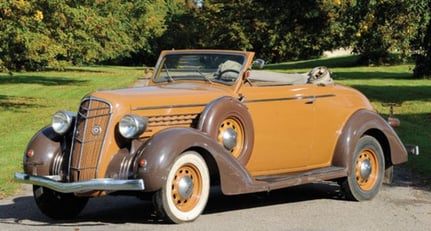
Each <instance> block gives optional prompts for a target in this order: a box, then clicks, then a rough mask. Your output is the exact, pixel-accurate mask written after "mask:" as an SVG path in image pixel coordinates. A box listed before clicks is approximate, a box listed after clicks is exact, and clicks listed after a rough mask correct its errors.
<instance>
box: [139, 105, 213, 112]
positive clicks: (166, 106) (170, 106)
mask: <svg viewBox="0 0 431 231" xmlns="http://www.w3.org/2000/svg"><path fill="white" fill-rule="evenodd" d="M206 105H207V104H206V103H203V104H180V105H163V106H150V107H135V108H132V111H140V110H152V109H164V108H166V109H171V108H185V107H205V106H206Z"/></svg>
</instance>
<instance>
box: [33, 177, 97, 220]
mask: <svg viewBox="0 0 431 231" xmlns="http://www.w3.org/2000/svg"><path fill="white" fill-rule="evenodd" d="M33 197H34V200H35V201H36V204H37V206H38V207H39V209H40V211H41V212H42V213H43V214H45V215H46V216H48V217H50V218H53V219H61V220H63V219H72V218H74V217H76V216H78V214H79V213H80V212H81V211H82V210H83V209H84V207H85V205H86V204H87V202H88V197H77V196H75V195H74V194H73V193H60V192H57V191H54V190H51V189H49V188H45V187H42V186H38V185H33Z"/></svg>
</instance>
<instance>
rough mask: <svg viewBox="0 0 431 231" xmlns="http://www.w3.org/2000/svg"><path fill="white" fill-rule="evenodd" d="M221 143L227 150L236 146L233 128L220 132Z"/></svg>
mask: <svg viewBox="0 0 431 231" xmlns="http://www.w3.org/2000/svg"><path fill="white" fill-rule="evenodd" d="M222 139H223V145H224V147H225V148H227V149H228V150H231V149H232V148H234V147H235V146H236V140H237V134H236V132H235V130H234V129H233V128H228V129H226V130H225V131H224V132H223V134H222Z"/></svg>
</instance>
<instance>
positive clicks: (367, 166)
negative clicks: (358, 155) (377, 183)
mask: <svg viewBox="0 0 431 231" xmlns="http://www.w3.org/2000/svg"><path fill="white" fill-rule="evenodd" d="M360 174H361V177H362V178H363V179H368V177H369V176H370V174H371V162H370V160H364V161H362V162H361V165H360Z"/></svg>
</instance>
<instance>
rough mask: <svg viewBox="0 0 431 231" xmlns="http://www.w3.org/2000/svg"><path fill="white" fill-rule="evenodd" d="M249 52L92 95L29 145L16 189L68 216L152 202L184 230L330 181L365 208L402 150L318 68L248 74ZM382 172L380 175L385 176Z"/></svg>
mask: <svg viewBox="0 0 431 231" xmlns="http://www.w3.org/2000/svg"><path fill="white" fill-rule="evenodd" d="M262 65H263V62H262V60H259V59H257V60H254V53H253V52H248V51H230V50H170V51H163V52H162V53H161V55H160V57H159V60H158V62H157V65H156V66H155V68H154V73H153V75H152V78H151V80H150V81H149V83H148V86H144V87H134V88H127V89H116V90H99V91H96V92H93V93H91V94H88V95H87V96H85V97H84V98H83V99H82V101H81V105H80V107H79V109H78V112H69V111H64V110H62V111H58V112H57V113H55V114H54V116H53V118H52V124H51V125H49V126H47V127H45V128H42V129H41V130H40V131H39V132H37V133H36V134H35V136H34V137H33V138H32V139H31V141H30V142H29V144H28V146H27V148H26V150H25V154H24V160H23V162H24V163H23V167H24V173H16V174H15V179H16V180H17V181H19V182H24V183H29V184H33V193H34V199H35V201H36V204H37V206H38V207H39V209H40V210H41V211H42V212H43V213H44V214H46V215H47V216H49V217H51V218H55V219H66V218H73V217H75V216H77V215H78V214H79V213H80V211H81V210H82V209H83V208H84V206H85V205H86V203H87V201H88V199H89V198H91V197H98V196H104V195H109V194H126V195H140V196H143V197H144V196H151V197H145V198H152V200H153V202H154V207H155V210H156V211H157V212H158V214H159V215H160V216H161V217H163V218H164V219H166V220H167V221H170V222H174V223H181V222H187V221H192V220H195V219H196V218H197V217H198V216H199V215H200V214H201V213H202V212H203V210H204V208H205V206H206V203H207V200H208V198H209V193H210V187H211V186H212V185H218V186H219V187H220V189H221V191H222V192H223V193H224V194H226V195H234V194H242V193H251V192H261V191H271V190H274V189H280V188H284V187H289V186H294V185H300V184H306V183H311V182H320V181H327V180H332V181H335V182H338V183H339V184H340V188H341V189H342V191H343V192H344V194H345V196H346V198H347V199H351V200H357V201H363V200H369V199H372V198H373V197H374V196H375V195H376V194H377V192H378V191H379V188H380V187H381V185H382V182H383V181H384V179H385V176H388V178H389V180H390V176H391V174H390V173H391V171H392V169H393V168H392V166H393V165H396V164H400V163H403V162H405V161H407V151H406V150H407V149H406V147H405V146H404V145H403V144H402V142H401V141H400V139H399V138H398V136H397V134H396V133H395V131H394V129H393V128H392V127H391V126H390V123H389V122H388V121H386V120H385V119H383V118H382V117H381V116H380V115H379V114H378V113H376V111H375V110H374V109H373V107H372V105H371V104H370V102H369V101H368V100H367V98H366V97H365V96H364V95H362V94H361V93H360V92H358V91H356V90H354V89H352V88H349V87H346V86H342V85H339V84H336V83H334V81H333V79H332V78H331V73H330V72H329V70H328V69H327V68H325V67H316V68H314V69H312V70H311V71H310V72H309V73H304V74H294V75H286V74H280V73H278V74H277V73H271V72H269V71H264V70H255V69H257V68H255V67H256V66H258V67H262ZM386 173H388V174H386Z"/></svg>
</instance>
